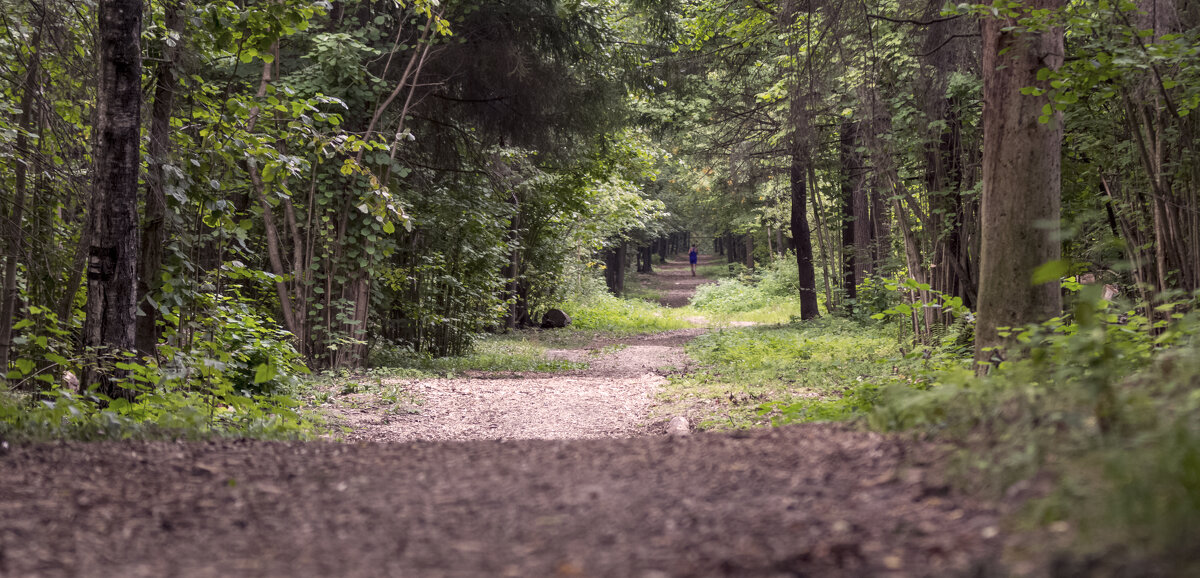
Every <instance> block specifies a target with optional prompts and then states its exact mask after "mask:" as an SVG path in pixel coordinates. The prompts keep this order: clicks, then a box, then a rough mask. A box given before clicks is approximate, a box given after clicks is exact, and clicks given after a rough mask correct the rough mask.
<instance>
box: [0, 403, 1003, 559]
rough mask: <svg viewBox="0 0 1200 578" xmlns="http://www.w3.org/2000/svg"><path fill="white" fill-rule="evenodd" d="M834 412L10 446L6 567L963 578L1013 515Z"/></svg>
mask: <svg viewBox="0 0 1200 578" xmlns="http://www.w3.org/2000/svg"><path fill="white" fill-rule="evenodd" d="M934 455H935V453H934V450H933V449H932V448H929V447H926V446H924V445H921V444H919V443H915V442H910V441H903V440H900V439H897V438H894V437H884V436H880V435H876V434H871V433H864V432H858V431H853V430H850V429H846V428H844V427H841V426H832V425H806V426H795V427H786V428H780V429H774V430H759V431H754V432H750V433H744V434H735V435H730V434H706V433H700V434H695V435H692V436H689V437H684V438H673V437H665V436H658V437H641V438H631V439H608V440H556V441H545V440H515V441H503V442H502V441H473V442H416V443H408V444H333V443H267V442H236V441H225V442H210V443H167V442H162V443H134V442H128V443H96V444H84V443H58V444H44V445H31V446H21V447H15V448H12V449H10V450H7V451H6V452H5V453H4V455H0V576H13V577H30V578H34V577H46V578H51V577H60V576H84V577H90V576H121V577H129V578H139V577H161V576H173V577H185V578H187V577H210V576H211V577H243V576H245V577H267V578H269V577H295V578H302V577H309V576H312V577H329V576H341V577H375V576H380V577H382V576H414V577H431V578H436V577H492V576H522V577H526V576H530V577H540V576H593V577H608V576H611V577H619V578H626V577H633V578H661V577H671V576H763V577H777V576H896V577H899V576H949V575H956V574H959V573H965V572H968V571H969V570H970V569H971V568H973V567H976V566H978V565H979V564H981V563H983V562H985V561H987V560H991V559H993V558H994V557H995V556H996V554H997V550H998V548H999V540H1000V538H999V537H998V530H997V526H996V524H997V516H996V513H995V512H994V511H993V510H991V509H989V508H987V507H984V506H980V505H978V504H975V503H972V502H970V501H968V500H964V499H961V498H958V497H955V496H954V495H952V494H950V493H949V491H948V489H947V487H946V486H945V484H944V482H942V481H940V480H938V478H937V476H936V475H933V474H932V472H930V471H929V470H928V468H927V467H926V466H927V463H926V462H927V461H928V460H927V459H926V458H931V457H932V456H934Z"/></svg>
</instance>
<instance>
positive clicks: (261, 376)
mask: <svg viewBox="0 0 1200 578" xmlns="http://www.w3.org/2000/svg"><path fill="white" fill-rule="evenodd" d="M277 373H278V372H276V371H275V368H274V367H271V364H269V363H263V364H260V365H259V366H258V367H257V368H255V370H254V384H255V385H259V384H262V383H266V382H268V381H271V380H272V379H275V375H276V374H277Z"/></svg>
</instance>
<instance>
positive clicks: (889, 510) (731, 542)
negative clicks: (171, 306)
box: [0, 268, 1001, 578]
mask: <svg viewBox="0 0 1200 578" xmlns="http://www.w3.org/2000/svg"><path fill="white" fill-rule="evenodd" d="M664 269H666V270H667V271H669V270H670V268H664ZM660 270H662V269H660ZM667 271H664V278H669V277H667V275H666V274H665V273H666V272H667ZM674 276H677V275H672V277H674ZM687 276H688V277H690V273H688V275H687ZM671 282H672V283H674V282H675V281H671ZM679 282H680V283H681V284H683V283H687V282H688V279H686V278H685V279H682V280H680V281H679ZM672 287H674V285H672ZM693 287H694V286H693ZM683 290H684V289H680V291H683ZM671 298H672V299H674V298H675V297H671ZM699 331H702V330H688V331H683V332H673V333H668V334H660V335H655V336H644V337H641V338H638V339H633V340H629V341H628V342H626V343H624V344H623V345H624V347H623V348H615V347H609V348H606V349H601V350H598V351H599V353H596V351H597V350H593V351H588V350H563V351H558V352H554V354H555V355H557V356H561V357H564V358H579V357H581V356H586V357H587V358H588V361H589V363H590V367H589V368H588V369H587V370H581V371H575V372H567V373H563V374H557V375H554V376H539V377H525V376H522V377H516V376H512V375H509V376H477V377H476V378H473V379H465V380H463V379H456V380H429V381H425V382H422V383H421V384H420V386H421V389H420V391H421V392H423V393H422V394H421V395H424V396H425V399H426V400H427V402H426V405H425V411H426V412H427V413H426V414H425V415H421V416H411V417H412V418H413V419H409V420H406V418H402V417H401V416H392V417H391V418H388V419H387V421H386V422H385V419H384V418H386V417H387V416H386V414H383V413H382V412H377V411H376V412H372V411H367V412H365V413H362V414H360V418H361V419H359V421H357V422H355V425H356V427H357V428H358V429H357V430H356V433H355V434H354V435H353V436H352V437H353V438H354V439H356V440H385V441H398V440H423V441H407V442H405V443H369V442H362V443H352V444H338V443H329V442H319V443H266V442H247V441H220V442H210V443H165V442H163V443H139V442H127V443H100V444H82V443H56V444H35V445H29V446H19V447H12V448H9V447H7V446H0V577H7V576H13V577H43V576H44V577H58V576H123V577H132V578H138V577H159V576H178V577H210V576H211V577H309V576H312V577H325V576H344V577H360V576H361V577H376V576H379V577H384V576H414V577H434V578H436V577H493V576H521V577H541V576H592V577H602V576H603V577H610V576H611V577H614V578H627V577H631V578H664V577H674V576H756V577H757V576H762V577H778V576H897V577H899V576H948V575H963V576H967V575H970V576H983V575H990V574H986V572H985V571H981V570H980V568H984V567H985V566H986V565H987V564H990V561H991V560H993V559H995V557H996V556H997V553H998V551H999V548H1000V542H1001V537H1000V532H999V530H998V529H997V520H998V514H997V512H996V511H995V510H994V509H993V508H990V507H988V506H986V505H981V504H978V503H974V502H972V501H970V500H967V499H964V498H962V497H959V496H956V495H954V494H953V493H951V492H950V490H949V489H948V487H947V485H946V483H945V482H944V481H943V479H942V476H941V475H940V474H939V472H938V469H937V468H936V467H935V465H936V463H938V461H939V457H938V456H940V452H939V450H937V448H934V447H931V446H928V445H925V444H921V443H917V442H912V441H908V440H904V439H901V438H897V437H886V436H880V435H877V434H872V433H866V432H859V431H853V430H850V429H847V428H845V427H842V426H834V425H816V424H809V425H804V426H794V427H786V428H779V429H772V430H759V431H754V432H749V433H738V434H707V433H696V434H692V435H690V436H685V437H673V436H665V435H640V436H637V437H631V436H634V435H635V434H642V433H646V427H645V424H643V423H641V422H640V419H641V418H643V417H644V416H645V411H646V409H647V408H648V404H649V403H650V398H649V395H650V393H651V392H652V391H653V389H654V388H655V387H656V384H657V383H658V382H659V381H660V380H662V379H663V377H662V372H663V369H662V368H663V367H664V366H671V365H675V366H679V365H681V364H682V365H686V363H687V360H686V356H684V355H683V352H682V349H681V347H682V345H683V343H684V342H686V341H687V340H688V339H690V338H692V337H694V336H695V335H696V334H697V333H698V332H699ZM547 408H552V410H548V409H547ZM540 437H544V438H600V439H552V440H543V439H517V438H540ZM485 438H504V439H503V440H501V439H485ZM428 440H471V441H428Z"/></svg>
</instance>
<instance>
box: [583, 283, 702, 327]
mask: <svg viewBox="0 0 1200 578" xmlns="http://www.w3.org/2000/svg"><path fill="white" fill-rule="evenodd" d="M562 309H563V311H565V312H566V313H567V314H568V315H570V316H571V320H572V322H571V327H572V328H573V329H576V330H583V331H589V330H592V331H605V332H611V333H615V334H619V335H632V334H637V333H654V332H660V331H672V330H675V329H687V328H689V327H692V324H691V323H689V322H688V321H687V320H686V319H684V317H683V314H682V313H681V312H680V311H678V310H675V309H670V308H666V307H662V306H661V305H658V304H656V303H650V302H647V301H643V300H640V299H621V298H619V297H615V296H613V295H611V294H609V293H606V292H597V293H593V294H591V295H587V296H583V297H577V298H575V299H573V300H571V301H568V302H566V303H564V304H563V307H562Z"/></svg>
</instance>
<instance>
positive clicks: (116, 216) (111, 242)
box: [83, 0, 142, 397]
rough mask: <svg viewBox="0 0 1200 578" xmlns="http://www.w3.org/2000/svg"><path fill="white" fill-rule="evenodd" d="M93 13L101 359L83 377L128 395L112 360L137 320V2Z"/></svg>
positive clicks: (88, 334) (91, 341) (91, 257)
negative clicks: (95, 30)
mask: <svg viewBox="0 0 1200 578" xmlns="http://www.w3.org/2000/svg"><path fill="white" fill-rule="evenodd" d="M98 12H99V21H100V27H99V38H100V50H99V53H100V67H99V68H100V75H99V76H100V83H99V87H98V90H97V93H96V94H97V103H96V108H97V123H96V135H97V139H96V140H97V142H96V170H95V179H96V180H95V183H94V188H93V189H92V199H93V200H92V213H91V215H90V218H89V219H88V226H89V227H90V228H91V229H92V235H91V246H90V247H89V248H88V297H87V319H86V321H85V322H84V326H83V337H84V341H83V342H84V345H85V346H86V347H88V348H90V349H91V350H93V351H94V352H95V353H97V354H99V355H100V359H97V360H96V363H94V364H90V365H89V367H88V370H87V373H86V374H85V375H86V378H85V383H86V384H88V385H96V386H97V387H98V390H99V392H100V393H103V394H105V395H108V396H110V397H132V395H133V392H132V391H130V390H127V389H124V388H122V387H121V386H120V384H119V377H120V376H119V374H118V373H117V372H116V368H115V367H113V365H112V362H113V361H115V357H114V356H115V355H116V354H117V353H119V352H121V351H128V350H131V349H133V347H134V329H135V325H136V320H137V259H138V250H137V249H138V228H137V226H138V214H137V205H138V171H139V169H140V167H141V151H140V148H139V145H140V144H141V106H142V87H141V79H142V52H141V46H140V37H141V32H142V0H100V3H99V9H98Z"/></svg>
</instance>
